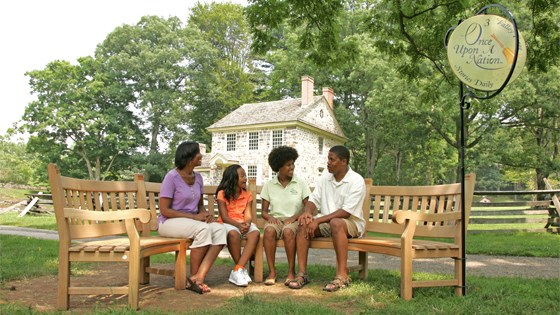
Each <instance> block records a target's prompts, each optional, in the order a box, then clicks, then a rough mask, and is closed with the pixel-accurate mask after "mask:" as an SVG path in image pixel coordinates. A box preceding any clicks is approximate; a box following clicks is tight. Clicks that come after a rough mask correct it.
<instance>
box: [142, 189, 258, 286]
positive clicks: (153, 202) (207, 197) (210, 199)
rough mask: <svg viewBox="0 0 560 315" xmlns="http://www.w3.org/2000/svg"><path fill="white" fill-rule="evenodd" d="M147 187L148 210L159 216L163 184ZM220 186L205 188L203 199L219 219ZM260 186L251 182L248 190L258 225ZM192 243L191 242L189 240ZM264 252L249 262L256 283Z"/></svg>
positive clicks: (154, 224)
mask: <svg viewBox="0 0 560 315" xmlns="http://www.w3.org/2000/svg"><path fill="white" fill-rule="evenodd" d="M145 186H146V193H147V198H148V209H150V211H153V212H156V213H158V214H159V207H158V200H159V191H160V187H161V183H154V182H145ZM217 188H218V186H206V185H205V186H204V188H203V189H204V191H203V193H202V194H203V198H204V204H205V206H206V209H207V210H208V212H209V213H210V214H213V215H214V217H216V218H217V217H218V204H217V202H216V189H217ZM260 188H261V187H260V186H258V187H257V185H256V182H255V180H254V179H251V180H249V185H248V190H249V191H250V192H251V193H252V194H253V200H254V202H253V208H252V220H253V222H254V223H255V224H256V223H257V208H256V203H257V202H256V201H257V199H256V198H257V189H259V192H260ZM152 224H153V226H152V229H153V230H155V229H156V228H157V227H156V225H157V222H155V221H154V222H152ZM189 241H190V240H189ZM245 242H246V241H245V240H243V241H242V243H241V246H245ZM257 248H262V238H261V239H260V240H259V243H258V244H257ZM263 266H264V265H263V252H262V250H261V251H256V253H255V255H254V256H253V257H252V259H251V261H250V262H249V274H251V275H253V276H254V279H253V280H254V281H255V282H257V283H259V282H262V281H263ZM160 272H161V271H159V270H152V273H158V274H159V273H160Z"/></svg>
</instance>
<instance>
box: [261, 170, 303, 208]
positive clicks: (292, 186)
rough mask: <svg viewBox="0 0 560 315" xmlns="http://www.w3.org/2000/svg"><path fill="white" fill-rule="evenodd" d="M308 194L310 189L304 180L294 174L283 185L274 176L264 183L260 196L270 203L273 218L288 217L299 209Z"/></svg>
mask: <svg viewBox="0 0 560 315" xmlns="http://www.w3.org/2000/svg"><path fill="white" fill-rule="evenodd" d="M310 194H311V190H310V189H309V186H308V185H307V183H306V182H305V181H304V180H302V179H300V178H298V177H296V176H294V177H292V180H291V181H290V182H289V183H288V185H286V187H284V186H282V184H280V182H279V181H278V176H274V178H272V179H271V180H269V181H267V182H266V183H265V184H264V186H263V188H262V191H261V198H262V199H265V200H267V201H268V202H269V203H270V208H269V213H270V214H272V215H273V216H274V217H275V218H289V217H291V216H293V215H294V214H296V213H298V212H300V211H301V209H302V207H303V203H302V202H303V199H305V198H307V197H309V195H310Z"/></svg>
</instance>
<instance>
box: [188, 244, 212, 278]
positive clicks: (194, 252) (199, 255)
mask: <svg viewBox="0 0 560 315" xmlns="http://www.w3.org/2000/svg"><path fill="white" fill-rule="evenodd" d="M209 247H210V246H208V245H207V246H202V247H197V248H191V254H190V264H191V278H192V277H193V275H195V274H196V273H198V269H199V268H200V264H201V263H202V260H203V259H204V257H205V256H206V252H207V251H208V248H209Z"/></svg>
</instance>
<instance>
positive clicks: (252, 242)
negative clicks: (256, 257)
mask: <svg viewBox="0 0 560 315" xmlns="http://www.w3.org/2000/svg"><path fill="white" fill-rule="evenodd" d="M260 237H261V233H260V232H259V231H253V232H249V233H248V234H247V243H246V244H245V248H243V253H242V254H241V257H240V258H239V259H238V261H237V263H236V264H237V265H240V266H245V265H246V264H247V263H248V262H249V259H251V256H253V253H255V248H257V243H258V242H259V238H260Z"/></svg>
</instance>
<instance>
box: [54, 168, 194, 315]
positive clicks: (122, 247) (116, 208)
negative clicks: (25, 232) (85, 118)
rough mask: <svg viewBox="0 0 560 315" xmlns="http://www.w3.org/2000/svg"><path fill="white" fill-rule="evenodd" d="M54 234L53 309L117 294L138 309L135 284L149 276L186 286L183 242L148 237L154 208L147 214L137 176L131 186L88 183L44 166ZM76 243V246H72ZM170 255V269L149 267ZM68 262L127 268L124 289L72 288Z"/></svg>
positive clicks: (185, 246) (140, 178) (153, 222)
mask: <svg viewBox="0 0 560 315" xmlns="http://www.w3.org/2000/svg"><path fill="white" fill-rule="evenodd" d="M48 174H49V182H50V186H51V192H52V198H53V205H54V209H55V215H56V222H57V226H58V235H59V256H58V294H57V307H58V308H59V309H68V308H69V302H70V301H69V300H70V295H90V294H91V295H99V294H123V295H128V305H129V306H130V307H131V308H132V309H138V303H139V285H140V284H146V283H148V282H149V273H150V272H155V273H158V274H166V275H169V276H174V277H175V289H177V290H184V289H185V285H186V251H187V249H188V245H189V244H190V243H189V242H187V240H185V239H175V238H165V237H160V236H152V235H151V233H152V231H153V230H154V228H155V226H156V220H157V216H156V213H155V208H154V207H151V208H150V210H148V205H147V203H146V200H147V198H146V197H147V194H146V189H145V183H144V180H143V176H142V175H137V176H136V177H135V180H134V181H94V180H82V179H76V178H70V177H65V176H62V175H61V173H60V170H59V169H58V167H57V166H56V165H55V164H49V166H48ZM76 241H81V242H76ZM169 252H171V253H175V266H174V267H175V268H174V269H173V270H169V271H165V272H164V271H162V270H159V269H154V268H151V267H150V256H152V255H156V254H162V253H169ZM72 262H122V263H126V264H128V285H127V286H108V287H92V286H83V287H82V286H80V287H79V286H76V285H74V284H71V282H70V274H71V264H72Z"/></svg>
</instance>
